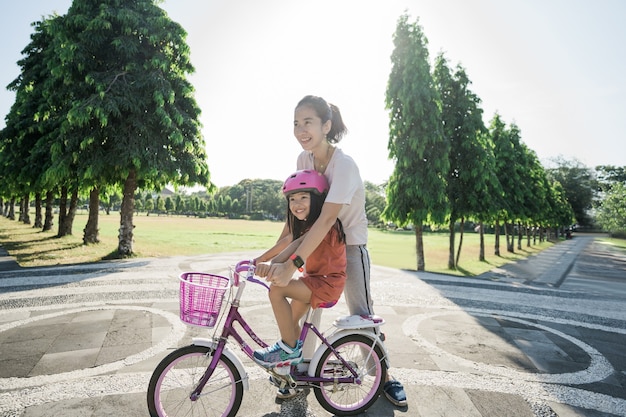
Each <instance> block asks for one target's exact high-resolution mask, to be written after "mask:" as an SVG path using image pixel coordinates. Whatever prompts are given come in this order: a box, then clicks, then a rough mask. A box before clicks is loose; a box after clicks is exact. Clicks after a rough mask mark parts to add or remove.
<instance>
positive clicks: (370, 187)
mask: <svg viewBox="0 0 626 417" xmlns="http://www.w3.org/2000/svg"><path fill="white" fill-rule="evenodd" d="M364 185H365V214H366V216H367V221H368V222H369V224H372V225H380V224H381V223H382V222H381V218H380V216H381V214H382V213H383V211H384V210H385V205H386V204H387V203H386V201H385V186H386V185H382V186H377V185H375V184H373V183H371V182H369V181H365V182H364Z"/></svg>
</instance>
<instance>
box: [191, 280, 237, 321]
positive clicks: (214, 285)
mask: <svg viewBox="0 0 626 417" xmlns="http://www.w3.org/2000/svg"><path fill="white" fill-rule="evenodd" d="M229 286H230V280H229V279H228V278H226V277H222V276H220V275H213V274H206V273H203V272H185V273H182V274H181V275H180V319H181V320H182V321H183V322H185V323H187V324H191V325H194V326H202V327H214V326H215V324H216V323H217V318H218V316H219V314H220V308H221V307H222V301H223V300H224V294H225V293H226V290H227V289H228V287H229Z"/></svg>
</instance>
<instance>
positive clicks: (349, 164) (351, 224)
mask: <svg viewBox="0 0 626 417" xmlns="http://www.w3.org/2000/svg"><path fill="white" fill-rule="evenodd" d="M297 169H298V170H301V169H315V167H314V165H313V154H312V153H310V152H308V151H302V153H301V154H300V155H298V166H297ZM324 176H325V177H326V179H327V180H328V184H329V185H330V190H329V191H328V195H327V196H326V200H325V201H328V202H329V203H335V204H343V207H342V208H341V211H340V212H339V220H341V224H342V225H343V231H344V232H345V234H346V244H347V245H365V244H367V216H366V215H365V187H364V186H363V180H362V179H361V174H360V173H359V167H358V166H357V165H356V163H355V162H354V160H353V159H352V158H351V157H350V156H348V155H346V154H345V153H343V151H342V150H341V149H339V148H335V151H334V152H333V155H332V157H331V158H330V161H329V162H328V165H327V166H326V171H325V172H324Z"/></svg>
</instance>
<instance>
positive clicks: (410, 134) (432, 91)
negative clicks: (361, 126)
mask: <svg viewBox="0 0 626 417" xmlns="http://www.w3.org/2000/svg"><path fill="white" fill-rule="evenodd" d="M393 43H394V50H393V53H392V55H391V62H392V68H391V73H390V75H389V81H388V84H387V92H386V101H385V103H386V108H387V109H388V110H389V117H390V122H389V144H388V149H389V157H390V158H391V159H392V160H393V161H394V162H395V167H394V170H393V173H392V175H391V177H390V179H389V183H388V186H387V207H386V208H385V210H384V212H383V215H382V216H383V218H385V219H386V220H389V221H392V222H394V223H396V224H398V225H399V226H403V225H407V224H409V223H412V224H413V225H414V230H415V238H416V254H417V270H418V271H423V270H424V269H425V260H424V243H423V238H422V233H423V225H424V224H425V223H429V222H431V223H437V224H441V223H443V222H444V219H445V216H446V213H447V199H446V192H445V190H446V179H445V176H446V174H447V172H448V169H449V161H448V151H449V147H450V146H449V142H448V141H447V140H446V138H445V137H444V135H443V131H442V123H441V108H440V107H439V105H440V100H439V96H438V93H437V90H436V88H435V86H434V83H433V78H432V74H431V72H430V64H429V60H428V49H427V45H428V40H427V38H426V36H425V35H424V33H423V30H422V27H421V26H420V25H419V22H418V20H417V19H416V21H415V22H413V23H411V22H409V16H408V15H407V14H403V15H402V16H400V18H399V19H398V23H397V26H396V31H395V34H394V37H393Z"/></svg>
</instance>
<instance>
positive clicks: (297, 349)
mask: <svg viewBox="0 0 626 417" xmlns="http://www.w3.org/2000/svg"><path fill="white" fill-rule="evenodd" d="M269 298H270V302H271V304H272V309H273V310H274V316H275V318H276V323H277V324H278V329H279V331H280V336H281V340H279V341H278V342H276V343H275V344H274V345H272V346H268V347H266V348H264V349H257V350H255V351H254V355H253V357H252V359H253V360H254V361H255V362H256V363H258V364H259V365H261V366H264V367H266V368H275V367H284V366H292V365H297V364H298V363H300V362H302V342H300V341H299V340H298V339H299V337H300V334H299V333H297V331H296V324H295V323H294V315H293V311H292V307H291V305H290V303H289V301H288V300H287V298H291V299H292V300H294V301H295V303H296V308H297V310H298V311H297V312H298V314H299V311H302V310H303V307H302V305H301V304H303V303H305V302H307V301H309V300H310V299H311V290H309V288H308V287H307V286H306V285H305V284H304V283H303V282H300V281H298V280H293V281H291V282H290V283H289V284H288V285H287V286H285V287H276V286H272V287H270V292H269ZM296 323H297V319H296Z"/></svg>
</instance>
